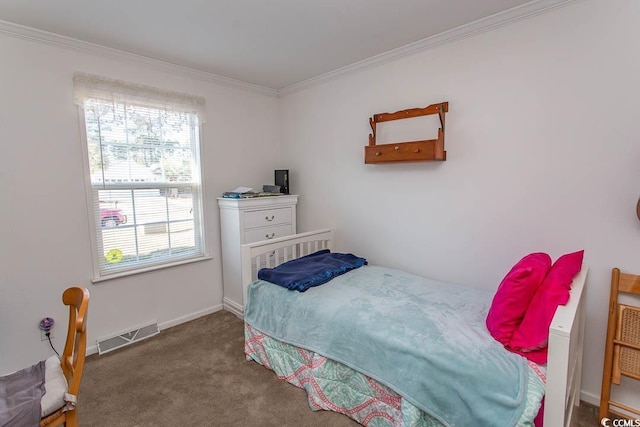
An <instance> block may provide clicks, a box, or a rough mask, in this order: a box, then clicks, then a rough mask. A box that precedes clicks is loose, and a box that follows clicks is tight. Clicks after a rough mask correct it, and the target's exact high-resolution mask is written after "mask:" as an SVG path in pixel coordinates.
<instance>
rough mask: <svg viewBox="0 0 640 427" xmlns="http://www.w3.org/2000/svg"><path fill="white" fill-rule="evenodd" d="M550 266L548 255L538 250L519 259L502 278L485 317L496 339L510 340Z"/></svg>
mask: <svg viewBox="0 0 640 427" xmlns="http://www.w3.org/2000/svg"><path fill="white" fill-rule="evenodd" d="M550 267H551V258H550V257H549V255H547V254H545V253H541V252H536V253H532V254H529V255H527V256H525V257H524V258H522V259H521V260H520V261H518V262H517V263H516V265H514V266H513V267H512V268H511V270H510V271H509V272H508V273H507V275H506V276H505V277H504V279H502V282H500V286H498V290H497V291H496V293H495V295H494V296H493V301H492V302H491V307H490V308H489V313H487V320H486V324H487V329H488V330H489V332H490V333H491V335H492V336H493V337H494V338H495V339H496V340H498V341H499V342H501V343H502V344H504V345H507V344H509V342H510V340H511V337H512V335H513V333H514V332H515V330H516V329H517V328H518V325H519V324H520V322H521V321H522V319H523V318H524V315H525V312H526V311H527V308H528V307H529V303H530V302H531V299H532V298H533V296H534V295H535V293H536V291H537V290H538V288H539V287H540V284H541V283H542V280H543V279H544V277H545V275H546V274H547V271H548V270H549V268H550Z"/></svg>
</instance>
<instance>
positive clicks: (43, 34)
mask: <svg viewBox="0 0 640 427" xmlns="http://www.w3.org/2000/svg"><path fill="white" fill-rule="evenodd" d="M0 35H5V36H9V37H14V38H19V39H23V40H28V41H32V42H36V43H41V44H45V45H49V46H55V47H59V48H63V49H69V50H73V51H76V52H81V53H86V54H90V55H96V56H99V57H103V58H108V59H116V60H121V61H128V62H137V63H139V64H143V65H145V66H147V67H150V68H153V69H155V70H158V71H164V72H168V73H171V74H177V75H181V76H185V77H188V78H194V79H198V80H202V81H206V82H208V83H215V84H220V85H224V86H230V87H234V88H237V89H242V90H248V91H250V92H255V93H259V94H262V95H268V96H277V95H278V91H277V90H275V89H272V88H269V87H266V86H260V85H256V84H251V83H246V82H242V81H240V80H235V79H232V78H229V77H224V76H220V75H217V74H213V73H207V72H205V71H200V70H196V69H194V68H189V67H185V66H182V65H177V64H173V63H171V62H166V61H161V60H158V59H153V58H149V57H147V56H143V55H138V54H135V53H130V52H125V51H122V50H118V49H113V48H110V47H106V46H102V45H98V44H95V43H89V42H85V41H82V40H78V39H74V38H71V37H66V36H61V35H59V34H54V33H50V32H47V31H42V30H38V29H35V28H30V27H25V26H23V25H18V24H14V23H12V22H7V21H2V20H0Z"/></svg>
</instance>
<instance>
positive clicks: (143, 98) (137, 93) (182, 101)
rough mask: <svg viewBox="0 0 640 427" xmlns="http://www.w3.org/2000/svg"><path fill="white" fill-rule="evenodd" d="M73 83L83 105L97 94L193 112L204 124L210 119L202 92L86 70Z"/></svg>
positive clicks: (78, 98) (150, 105) (97, 97)
mask: <svg viewBox="0 0 640 427" xmlns="http://www.w3.org/2000/svg"><path fill="white" fill-rule="evenodd" d="M73 86H74V90H73V98H74V103H75V104H77V105H79V106H84V102H85V101H86V100H87V99H89V98H96V99H100V100H107V101H113V102H126V103H128V104H138V105H144V106H149V107H154V108H164V109H167V110H178V111H183V112H190V113H193V114H196V115H197V116H198V120H199V122H200V124H202V123H205V122H206V121H207V120H206V111H205V100H204V98H203V97H200V96H193V95H188V94H184V93H180V92H173V91H168V90H163V89H158V88H155V87H151V86H145V85H139V84H134V83H128V82H124V81H122V80H116V79H110V78H107V77H102V76H97V75H93V74H85V73H76V74H75V75H74V76H73Z"/></svg>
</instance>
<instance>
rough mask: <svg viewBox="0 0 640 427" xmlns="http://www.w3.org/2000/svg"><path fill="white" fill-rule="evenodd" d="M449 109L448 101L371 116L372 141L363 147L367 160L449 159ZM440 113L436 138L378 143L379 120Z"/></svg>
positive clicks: (409, 160) (370, 137)
mask: <svg viewBox="0 0 640 427" xmlns="http://www.w3.org/2000/svg"><path fill="white" fill-rule="evenodd" d="M447 111H449V103H448V102H440V103H438V104H431V105H429V106H428V107H424V108H410V109H408V110H401V111H396V112H395V113H380V114H375V115H374V116H373V117H370V118H369V125H371V130H372V133H370V134H369V145H367V146H365V147H364V162H365V163H369V164H375V163H393V162H419V161H432V160H441V161H444V160H447V152H446V151H445V150H444V118H445V113H446V112H447ZM431 114H438V116H439V117H440V128H439V129H438V137H437V138H436V139H425V140H420V141H406V142H396V143H392V144H379V145H376V124H377V123H381V122H388V121H392V120H401V119H410V118H412V117H420V116H427V115H431Z"/></svg>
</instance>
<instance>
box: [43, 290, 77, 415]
mask: <svg viewBox="0 0 640 427" xmlns="http://www.w3.org/2000/svg"><path fill="white" fill-rule="evenodd" d="M62 302H63V303H64V304H65V305H68V306H69V329H68V330H67V340H66V342H65V345H64V350H63V352H62V356H61V358H60V367H61V368H62V373H63V374H64V376H65V378H66V380H67V384H68V386H67V391H66V394H65V402H66V403H65V405H64V406H62V407H61V408H59V409H58V410H56V411H55V412H53V413H52V414H50V415H48V416H46V417H44V418H42V419H41V420H40V427H44V426H47V427H54V426H59V425H62V424H64V425H65V426H67V427H76V426H77V425H78V409H77V405H76V403H77V397H78V390H79V389H80V380H81V379H82V371H83V369H84V358H85V353H86V348H87V309H88V307H89V291H88V290H87V289H85V288H76V287H74V288H69V289H67V290H65V291H64V293H63V294H62Z"/></svg>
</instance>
